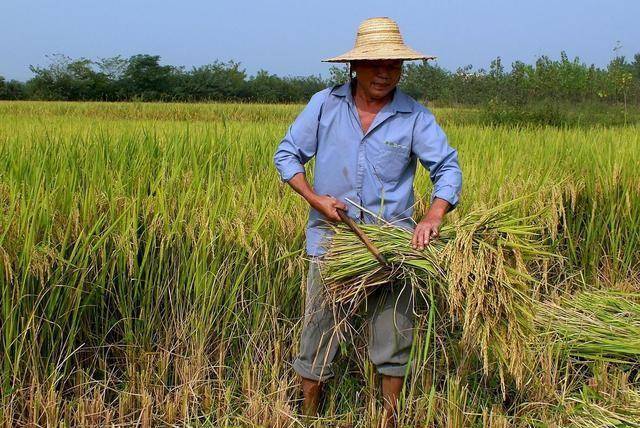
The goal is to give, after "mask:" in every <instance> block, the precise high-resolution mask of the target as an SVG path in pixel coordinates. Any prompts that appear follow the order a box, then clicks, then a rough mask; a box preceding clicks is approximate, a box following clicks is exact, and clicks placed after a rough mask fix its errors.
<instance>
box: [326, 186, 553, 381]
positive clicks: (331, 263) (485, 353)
mask: <svg viewBox="0 0 640 428" xmlns="http://www.w3.org/2000/svg"><path fill="white" fill-rule="evenodd" d="M521 199H522V198H519V199H515V200H512V201H510V202H507V203H505V204H501V205H498V206H496V207H494V208H491V209H482V210H477V211H474V212H472V213H470V214H469V215H467V216H465V217H464V218H462V219H460V220H458V221H456V222H454V223H452V224H449V225H445V226H443V227H442V228H441V230H440V238H439V239H437V240H435V241H433V242H432V243H431V244H430V245H428V246H427V247H426V248H425V249H424V250H422V251H420V250H416V249H413V248H412V247H411V245H410V241H411V237H412V231H410V230H406V229H402V228H398V227H395V226H393V225H390V224H385V223H383V224H364V225H361V227H362V229H363V230H364V232H365V233H366V234H367V235H368V236H369V238H370V239H371V240H372V242H373V243H374V244H375V245H376V246H377V247H378V248H379V250H380V252H381V253H382V254H383V255H384V256H385V258H386V259H387V260H388V262H389V267H384V266H382V265H380V264H379V263H378V262H377V261H376V260H375V258H374V257H373V256H372V255H371V254H370V253H369V252H368V250H367V249H366V248H365V246H364V245H362V243H360V241H359V240H358V238H357V237H356V236H355V235H354V234H353V233H352V232H351V231H350V230H349V229H347V228H346V227H345V226H343V225H340V224H338V225H335V226H334V227H333V229H334V232H335V235H334V237H333V240H332V243H331V247H330V248H329V250H328V252H327V254H326V255H325V259H324V261H323V265H322V268H323V272H324V279H325V284H326V287H327V290H328V293H327V295H328V299H329V301H330V303H331V304H333V305H335V306H339V307H341V308H346V310H345V313H346V316H350V315H352V314H354V313H355V312H356V311H357V309H358V307H359V306H360V305H361V304H362V303H363V302H364V301H365V300H366V297H367V295H368V294H370V293H371V292H372V291H373V290H374V289H375V288H377V287H380V286H384V285H385V284H391V283H393V281H394V280H398V279H400V280H402V279H409V280H410V281H409V283H410V284H411V286H412V288H413V291H414V292H415V293H419V294H421V295H422V296H430V295H431V294H430V293H429V287H430V286H431V285H432V284H437V285H438V286H439V287H440V288H441V292H442V293H441V294H443V295H444V296H446V300H447V304H448V308H449V313H450V316H451V318H452V319H453V320H456V321H457V322H459V323H460V324H461V325H462V331H463V334H462V341H463V343H464V344H465V345H467V346H469V347H470V348H471V349H475V350H477V351H478V352H479V353H480V355H481V356H482V360H483V369H484V372H485V374H489V371H490V367H491V366H492V364H493V363H494V362H497V363H498V370H499V373H500V377H501V384H502V386H503V391H504V389H505V384H504V369H505V368H506V369H507V370H508V372H509V373H511V375H512V376H513V378H514V379H515V381H516V383H517V385H518V386H521V385H522V384H523V382H524V377H525V373H526V371H527V369H528V368H529V367H530V365H529V363H528V362H529V361H530V357H531V355H530V353H529V346H528V344H529V342H530V340H529V337H531V335H532V333H533V312H532V306H533V305H532V303H533V297H532V291H533V290H534V288H535V286H536V283H537V282H538V279H537V278H539V277H540V276H541V273H542V272H541V270H542V266H548V265H549V260H552V259H554V258H558V256H556V255H554V254H553V253H551V252H549V251H548V245H547V243H546V241H545V239H544V234H543V228H542V226H539V225H537V224H535V222H534V219H535V218H536V217H537V215H538V214H536V215H532V216H525V217H522V216H520V217H518V216H517V215H515V213H514V211H515V210H514V207H515V205H516V204H517V203H519V202H520V200H521ZM427 301H429V300H428V299H427ZM433 303H435V302H430V304H433Z"/></svg>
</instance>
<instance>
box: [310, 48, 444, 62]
mask: <svg viewBox="0 0 640 428" xmlns="http://www.w3.org/2000/svg"><path fill="white" fill-rule="evenodd" d="M435 58H436V57H435V56H432V55H425V54H422V53H420V52H417V51H415V50H413V49H411V48H410V47H408V46H402V47H398V46H382V47H380V46H377V47H376V48H375V49H363V48H361V47H359V48H354V49H351V50H350V51H348V52H345V53H343V54H342V55H338V56H334V57H332V58H327V59H323V60H321V62H349V61H358V60H373V61H375V60H384V59H402V60H407V61H411V60H420V59H423V60H429V59H435Z"/></svg>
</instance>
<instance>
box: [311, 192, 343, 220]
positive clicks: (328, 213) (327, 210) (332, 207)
mask: <svg viewBox="0 0 640 428" xmlns="http://www.w3.org/2000/svg"><path fill="white" fill-rule="evenodd" d="M310 203H311V206H312V207H313V208H315V209H316V210H317V211H318V212H320V214H322V215H323V216H325V217H326V218H327V219H328V220H330V221H336V222H337V221H340V216H339V215H338V209H342V210H345V211H346V210H347V206H346V205H345V204H344V203H343V202H340V201H339V200H337V199H336V198H334V197H333V196H329V195H326V196H322V195H317V196H316V197H315V198H313V199H312V200H311V201H310Z"/></svg>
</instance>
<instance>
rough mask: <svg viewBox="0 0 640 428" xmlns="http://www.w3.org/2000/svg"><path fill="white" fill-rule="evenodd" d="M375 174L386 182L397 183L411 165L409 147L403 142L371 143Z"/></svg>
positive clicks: (372, 163)
mask: <svg viewBox="0 0 640 428" xmlns="http://www.w3.org/2000/svg"><path fill="white" fill-rule="evenodd" d="M369 149H370V150H369V153H370V154H371V159H370V162H371V165H372V166H373V169H374V171H373V173H374V174H375V175H376V176H377V177H378V178H380V180H382V181H385V182H397V181H398V180H399V179H400V177H401V176H402V173H403V172H404V170H405V169H406V168H407V165H408V164H409V146H408V144H405V143H404V142H402V141H399V142H393V141H388V140H383V141H371V145H370V146H369Z"/></svg>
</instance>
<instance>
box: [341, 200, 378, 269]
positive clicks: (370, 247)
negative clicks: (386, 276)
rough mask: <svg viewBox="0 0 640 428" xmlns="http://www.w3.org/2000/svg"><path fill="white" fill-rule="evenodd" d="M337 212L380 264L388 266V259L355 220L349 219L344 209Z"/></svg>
mask: <svg viewBox="0 0 640 428" xmlns="http://www.w3.org/2000/svg"><path fill="white" fill-rule="evenodd" d="M336 211H338V215H339V216H340V219H341V220H342V221H343V222H344V223H346V224H347V226H349V229H351V231H352V232H353V233H355V234H356V236H358V238H360V240H361V241H362V243H363V244H364V245H365V246H366V247H367V249H368V250H369V251H370V252H371V254H373V256H374V257H375V258H376V260H378V262H380V264H381V265H383V266H388V264H389V263H387V259H385V258H384V256H383V255H382V254H381V253H380V250H378V248H377V247H376V246H375V245H374V244H373V242H371V240H370V239H369V237H368V236H367V235H366V234H365V233H364V232H363V231H362V229H360V227H358V225H357V224H356V222H355V221H353V219H352V218H351V217H349V216H348V215H347V213H346V212H345V211H344V210H343V209H340V208H338V209H337V210H336Z"/></svg>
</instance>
